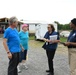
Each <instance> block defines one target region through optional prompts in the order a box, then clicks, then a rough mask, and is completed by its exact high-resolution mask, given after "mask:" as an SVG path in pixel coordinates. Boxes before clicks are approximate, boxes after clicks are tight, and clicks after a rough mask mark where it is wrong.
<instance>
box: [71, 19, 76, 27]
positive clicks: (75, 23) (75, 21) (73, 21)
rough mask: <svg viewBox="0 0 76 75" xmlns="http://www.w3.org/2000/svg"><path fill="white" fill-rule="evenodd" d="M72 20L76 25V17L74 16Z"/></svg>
mask: <svg viewBox="0 0 76 75" xmlns="http://www.w3.org/2000/svg"><path fill="white" fill-rule="evenodd" d="M71 22H72V23H73V24H74V25H75V26H76V18H73V19H72V20H71Z"/></svg>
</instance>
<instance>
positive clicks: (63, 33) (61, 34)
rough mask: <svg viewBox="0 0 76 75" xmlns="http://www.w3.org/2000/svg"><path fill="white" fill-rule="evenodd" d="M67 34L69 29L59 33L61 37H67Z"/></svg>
mask: <svg viewBox="0 0 76 75" xmlns="http://www.w3.org/2000/svg"><path fill="white" fill-rule="evenodd" d="M69 34H70V32H69V31H62V32H61V33H60V36H62V37H68V36H69Z"/></svg>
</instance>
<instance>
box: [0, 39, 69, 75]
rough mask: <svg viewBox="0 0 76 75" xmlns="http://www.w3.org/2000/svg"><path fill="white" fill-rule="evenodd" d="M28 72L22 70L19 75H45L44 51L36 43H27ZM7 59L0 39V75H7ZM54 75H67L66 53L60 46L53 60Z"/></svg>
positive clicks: (45, 59) (65, 49) (46, 66)
mask: <svg viewBox="0 0 76 75" xmlns="http://www.w3.org/2000/svg"><path fill="white" fill-rule="evenodd" d="M27 66H28V70H23V71H22V73H19V75H47V73H46V72H45V70H46V69H48V65H47V57H46V54H45V50H43V49H42V48H41V45H38V44H37V41H34V40H31V41H29V51H28V60H27ZM7 67H8V58H7V54H6V52H5V50H4V48H3V44H2V39H0V75H7ZM54 67H55V75H69V65H68V52H67V48H65V47H64V46H62V45H59V46H58V49H57V51H56V54H55V58H54Z"/></svg>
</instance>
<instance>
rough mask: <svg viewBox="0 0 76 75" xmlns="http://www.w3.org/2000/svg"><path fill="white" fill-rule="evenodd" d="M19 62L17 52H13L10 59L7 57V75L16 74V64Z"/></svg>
mask: <svg viewBox="0 0 76 75" xmlns="http://www.w3.org/2000/svg"><path fill="white" fill-rule="evenodd" d="M18 63H19V53H13V54H12V59H9V66H8V75H18V72H17V65H18Z"/></svg>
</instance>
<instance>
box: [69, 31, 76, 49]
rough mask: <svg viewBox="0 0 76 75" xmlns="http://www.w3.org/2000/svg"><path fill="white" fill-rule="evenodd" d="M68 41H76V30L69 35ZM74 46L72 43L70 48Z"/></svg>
mask: <svg viewBox="0 0 76 75" xmlns="http://www.w3.org/2000/svg"><path fill="white" fill-rule="evenodd" d="M68 42H76V30H73V31H71V32H70V35H69V37H68ZM73 47H75V46H72V45H70V46H68V48H73Z"/></svg>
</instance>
